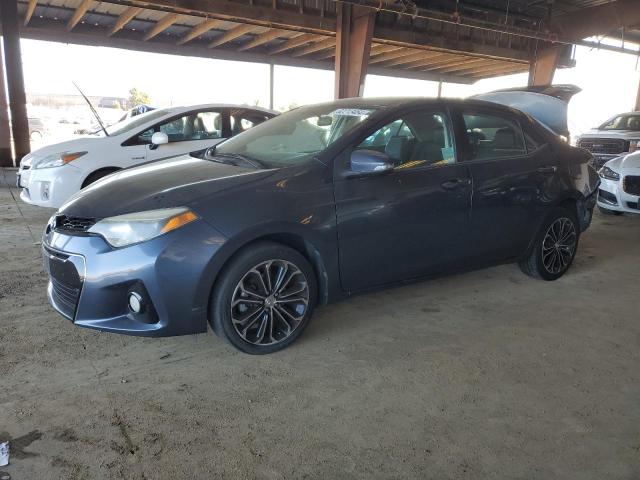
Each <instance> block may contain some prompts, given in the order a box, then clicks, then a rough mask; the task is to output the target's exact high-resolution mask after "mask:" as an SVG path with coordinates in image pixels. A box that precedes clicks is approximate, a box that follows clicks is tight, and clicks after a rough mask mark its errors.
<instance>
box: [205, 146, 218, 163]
mask: <svg viewBox="0 0 640 480" xmlns="http://www.w3.org/2000/svg"><path fill="white" fill-rule="evenodd" d="M215 156H216V146H215V145H214V146H213V147H209V148H207V149H206V150H205V151H204V155H203V156H202V158H204V159H205V160H210V159H212V158H213V157H215Z"/></svg>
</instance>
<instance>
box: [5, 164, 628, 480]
mask: <svg viewBox="0 0 640 480" xmlns="http://www.w3.org/2000/svg"><path fill="white" fill-rule="evenodd" d="M13 175H14V172H13V171H10V170H5V171H4V172H2V173H1V174H0V182H3V183H2V185H1V186H0V374H1V379H0V432H5V433H4V434H5V435H7V436H9V437H10V438H11V464H10V465H9V466H8V467H0V471H6V472H8V473H9V474H10V475H11V477H12V478H13V479H14V480H22V479H29V480H31V479H55V478H64V479H69V478H72V479H98V478H125V479H143V478H146V479H201V478H229V479H239V478H260V479H262V478H264V479H281V478H287V479H299V478H307V479H316V478H317V479H351V478H363V479H371V478H385V479H387V478H397V479H407V478H420V479H427V478H434V479H445V478H452V479H474V480H475V479H494V478H495V479H505V478H509V479H517V478H521V479H545V480H547V479H556V478H562V479H573V478H575V479H580V480H587V479H597V480H602V479H637V478H640V322H639V320H640V318H639V317H640V294H639V292H640V216H637V217H632V216H624V217H603V216H601V215H599V214H597V215H596V217H595V219H594V224H593V226H592V228H591V229H590V230H589V231H588V232H587V233H586V234H585V235H584V236H583V237H582V241H581V245H580V249H579V252H578V255H577V258H576V262H575V264H574V266H573V268H572V269H571V271H570V272H569V274H568V275H566V276H565V277H564V278H562V279H560V280H559V281H557V282H551V283H546V282H541V281H535V280H532V279H529V278H528V277H525V276H524V275H523V274H522V273H520V271H519V269H518V268H517V266H515V265H506V266H501V267H497V268H491V269H487V270H482V271H477V272H472V273H468V274H464V275H456V276H451V277H447V278H444V279H441V280H434V281H429V282H424V283H419V284H414V285H410V286H406V287H402V288H395V289H392V290H388V291H385V292H381V293H376V294H371V295H365V296H360V297H357V298H353V299H351V300H348V301H345V302H342V303H340V304H336V305H332V306H328V307H323V308H321V309H319V310H318V311H317V313H316V316H315V317H314V319H313V321H312V323H311V325H310V326H309V328H308V330H307V331H306V332H305V334H304V335H303V336H302V338H301V339H300V340H299V341H298V342H297V343H296V344H294V345H293V346H292V347H291V348H289V349H287V350H285V351H283V352H280V353H277V354H274V355H270V356H262V357H253V356H248V355H243V354H240V353H238V352H236V351H234V350H233V349H232V348H231V347H229V346H227V345H226V344H224V343H223V342H222V341H220V340H219V339H217V338H216V337H215V336H214V335H213V334H212V333H208V334H204V335H198V336H188V337H177V338H167V339H143V338H136V337H125V336H119V335H112V334H106V333H99V332H95V331H90V330H85V329H82V328H78V327H74V326H73V324H72V323H70V322H69V321H67V320H65V319H63V318H62V317H61V316H59V315H58V314H56V313H54V312H53V311H52V309H51V308H50V307H49V306H48V304H47V301H46V297H45V276H44V274H43V272H42V267H41V259H40V245H39V241H40V233H41V231H42V229H43V227H44V225H45V223H46V220H47V219H48V217H49V216H50V215H51V213H52V212H51V211H50V210H44V209H40V208H35V207H30V206H28V205H25V204H24V203H22V202H20V201H19V200H18V201H17V202H16V198H17V195H18V192H17V190H16V189H15V188H8V185H9V184H12V182H13V181H14V180H13ZM0 435H1V434H0Z"/></svg>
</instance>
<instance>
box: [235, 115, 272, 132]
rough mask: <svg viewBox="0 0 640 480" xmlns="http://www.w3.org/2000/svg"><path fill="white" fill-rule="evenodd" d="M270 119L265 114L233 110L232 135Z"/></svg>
mask: <svg viewBox="0 0 640 480" xmlns="http://www.w3.org/2000/svg"><path fill="white" fill-rule="evenodd" d="M269 118H270V117H268V116H267V115H265V114H264V113H262V112H258V111H255V110H231V116H230V121H231V135H237V134H239V133H242V132H244V131H245V130H249V129H250V128H252V127H255V126H256V125H260V124H261V123H262V122H264V121H266V120H269Z"/></svg>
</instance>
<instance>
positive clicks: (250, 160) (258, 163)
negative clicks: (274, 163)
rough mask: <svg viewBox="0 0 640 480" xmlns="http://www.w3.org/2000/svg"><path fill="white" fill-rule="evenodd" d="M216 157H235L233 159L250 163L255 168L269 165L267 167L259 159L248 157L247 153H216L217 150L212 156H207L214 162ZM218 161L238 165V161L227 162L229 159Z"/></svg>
mask: <svg viewBox="0 0 640 480" xmlns="http://www.w3.org/2000/svg"><path fill="white" fill-rule="evenodd" d="M216 157H220V158H221V159H224V158H226V159H234V158H235V159H238V160H241V161H242V162H244V163H248V164H249V165H251V166H252V167H255V168H263V169H266V168H269V167H267V165H265V164H264V163H262V162H261V161H260V160H256V159H255V158H252V157H248V156H247V155H242V154H240V153H218V152H216V153H215V154H214V155H213V157H208V158H209V160H212V161H214V162H215V161H217V160H216ZM220 163H228V164H230V165H236V166H239V165H238V163H232V162H229V161H226V162H225V161H220Z"/></svg>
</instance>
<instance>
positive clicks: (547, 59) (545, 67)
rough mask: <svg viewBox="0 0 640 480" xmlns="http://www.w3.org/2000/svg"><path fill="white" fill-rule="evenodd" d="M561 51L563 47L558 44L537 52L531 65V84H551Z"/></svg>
mask: <svg viewBox="0 0 640 480" xmlns="http://www.w3.org/2000/svg"><path fill="white" fill-rule="evenodd" d="M561 52H562V49H561V47H559V46H556V47H549V48H547V49H545V50H541V51H539V52H538V53H537V56H536V58H534V59H533V60H531V64H530V66H529V86H534V85H551V83H552V82H553V75H554V74H555V73H556V67H557V66H558V59H559V58H560V53H561Z"/></svg>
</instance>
